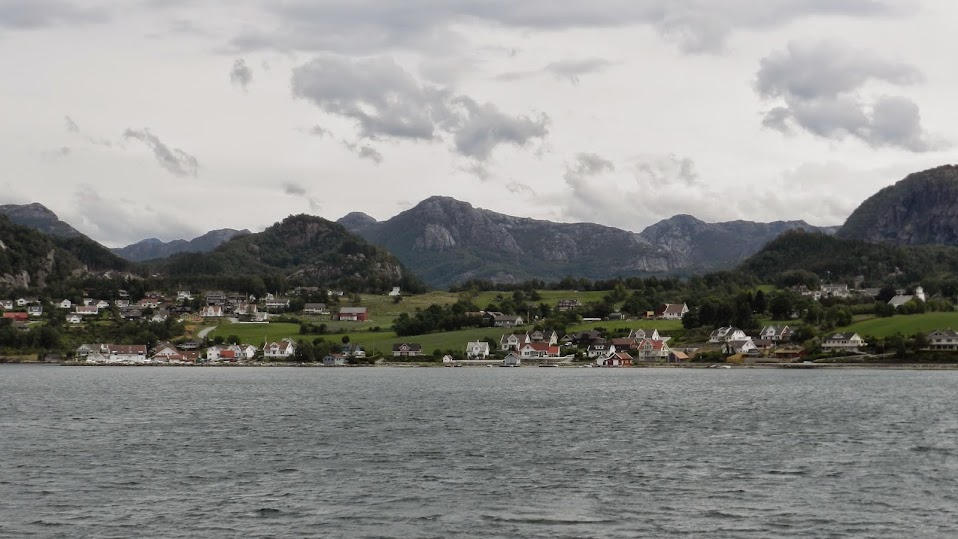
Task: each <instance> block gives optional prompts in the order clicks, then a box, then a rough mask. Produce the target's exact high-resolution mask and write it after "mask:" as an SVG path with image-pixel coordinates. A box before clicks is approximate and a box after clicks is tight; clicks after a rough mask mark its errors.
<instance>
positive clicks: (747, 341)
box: [725, 337, 758, 354]
mask: <svg viewBox="0 0 958 539" xmlns="http://www.w3.org/2000/svg"><path fill="white" fill-rule="evenodd" d="M757 350H758V347H757V346H755V343H754V342H752V338H751V337H746V338H744V339H734V340H728V341H725V351H726V353H729V354H751V353H753V352H756V351H757Z"/></svg>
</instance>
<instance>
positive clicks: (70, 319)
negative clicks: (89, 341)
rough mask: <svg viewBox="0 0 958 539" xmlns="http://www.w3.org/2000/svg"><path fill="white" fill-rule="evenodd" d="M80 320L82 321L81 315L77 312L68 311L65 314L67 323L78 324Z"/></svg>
mask: <svg viewBox="0 0 958 539" xmlns="http://www.w3.org/2000/svg"><path fill="white" fill-rule="evenodd" d="M80 322H83V317H82V316H80V315H78V314H77V313H70V314H68V315H67V323H68V324H79V323H80Z"/></svg>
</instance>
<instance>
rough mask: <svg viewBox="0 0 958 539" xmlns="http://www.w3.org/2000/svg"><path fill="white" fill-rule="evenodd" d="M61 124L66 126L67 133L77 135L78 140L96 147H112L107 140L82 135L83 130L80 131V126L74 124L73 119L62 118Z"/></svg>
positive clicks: (85, 134) (68, 117)
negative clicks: (80, 139)
mask: <svg viewBox="0 0 958 539" xmlns="http://www.w3.org/2000/svg"><path fill="white" fill-rule="evenodd" d="M63 123H64V125H65V126H66V130H67V132H69V133H72V134H74V135H78V136H79V137H80V138H82V139H83V140H85V141H87V142H89V143H90V144H93V145H96V146H106V147H108V148H109V147H112V146H113V143H112V142H110V141H109V140H106V139H104V138H99V137H94V136H92V135H88V134H87V133H84V132H83V130H82V129H80V125H79V124H78V123H76V122H75V121H74V120H73V118H71V117H70V116H64V117H63Z"/></svg>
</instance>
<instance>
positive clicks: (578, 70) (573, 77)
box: [544, 58, 612, 84]
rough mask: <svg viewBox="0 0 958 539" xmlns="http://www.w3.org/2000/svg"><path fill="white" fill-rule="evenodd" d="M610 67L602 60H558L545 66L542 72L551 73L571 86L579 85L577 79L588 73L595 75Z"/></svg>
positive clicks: (608, 63)
mask: <svg viewBox="0 0 958 539" xmlns="http://www.w3.org/2000/svg"><path fill="white" fill-rule="evenodd" d="M611 65H612V62H610V61H608V60H604V59H602V58H583V59H581V60H560V61H558V62H552V63H551V64H549V65H547V66H545V68H544V70H545V71H547V72H549V73H552V74H553V75H554V76H555V77H556V78H558V79H564V80H567V81H569V82H571V83H572V84H578V83H579V77H581V76H582V75H587V74H589V73H596V72H598V71H602V70H603V69H605V68H607V67H609V66H611Z"/></svg>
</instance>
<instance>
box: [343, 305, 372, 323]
mask: <svg viewBox="0 0 958 539" xmlns="http://www.w3.org/2000/svg"><path fill="white" fill-rule="evenodd" d="M339 319H340V320H341V321H345V322H365V321H367V320H369V311H368V310H367V309H366V307H343V308H341V309H339Z"/></svg>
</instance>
